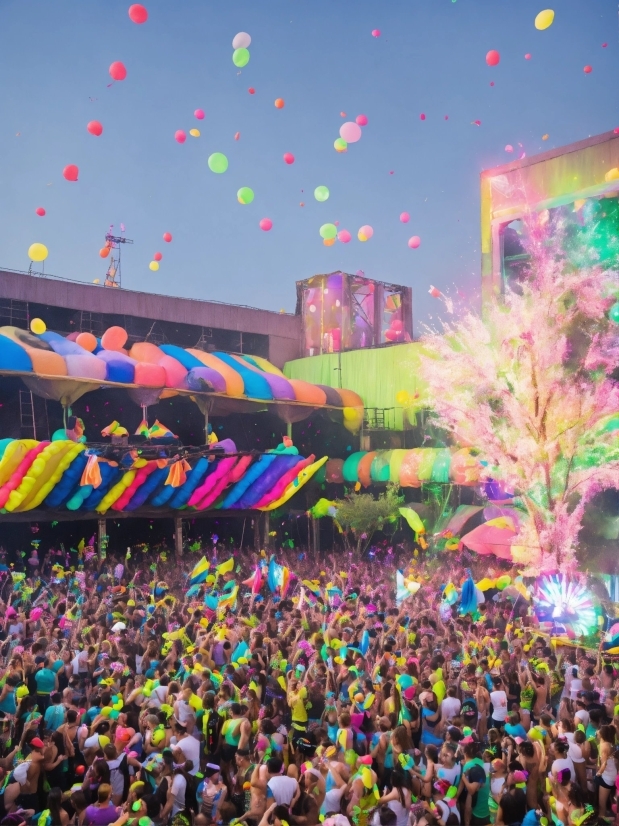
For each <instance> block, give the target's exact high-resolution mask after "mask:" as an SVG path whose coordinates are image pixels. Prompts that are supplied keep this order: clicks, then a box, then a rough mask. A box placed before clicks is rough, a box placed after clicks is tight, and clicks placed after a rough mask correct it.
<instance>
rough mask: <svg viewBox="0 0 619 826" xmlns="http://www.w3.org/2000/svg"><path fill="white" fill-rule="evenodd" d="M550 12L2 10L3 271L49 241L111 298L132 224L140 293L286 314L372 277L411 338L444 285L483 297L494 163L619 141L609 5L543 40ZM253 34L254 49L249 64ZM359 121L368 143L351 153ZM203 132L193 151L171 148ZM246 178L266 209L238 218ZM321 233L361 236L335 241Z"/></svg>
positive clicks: (169, 6)
mask: <svg viewBox="0 0 619 826" xmlns="http://www.w3.org/2000/svg"><path fill="white" fill-rule="evenodd" d="M545 2H549V0H455V1H454V0H225V2H221V0H220V2H214V0H174V2H170V0H145V2H144V5H145V6H146V8H147V9H148V13H149V18H148V21H147V22H146V23H145V24H144V25H135V24H134V23H132V22H131V20H130V19H129V16H128V8H129V5H130V2H129V0H87V2H84V1H83V0H0V65H1V67H2V78H3V82H2V84H0V113H1V114H0V268H9V269H16V270H27V269H28V266H29V258H28V248H29V246H30V244H32V243H33V242H40V243H43V244H45V245H46V246H47V247H48V249H49V257H48V259H47V261H46V262H45V270H46V272H48V273H53V274H54V275H58V276H62V277H66V278H71V279H77V280H80V281H85V282H89V283H92V282H93V281H94V280H95V279H100V281H101V283H103V281H104V278H105V271H106V268H107V264H106V262H105V261H104V260H102V259H101V258H100V257H99V250H100V248H101V247H102V246H103V244H104V237H105V233H106V231H107V230H108V228H109V227H110V225H112V224H113V225H114V228H115V232H117V233H119V232H120V225H121V223H122V224H124V226H125V230H126V231H125V234H126V236H127V237H128V238H131V239H133V241H134V243H133V245H132V246H127V247H125V249H124V251H123V273H122V278H123V282H122V283H123V287H125V288H128V289H136V290H140V291H144V292H151V293H158V294H163V295H178V296H184V297H188V298H199V299H210V300H215V301H222V302H227V303H235V304H245V305H249V306H254V307H261V308H265V309H271V310H275V311H279V310H282V309H283V310H285V311H286V312H294V309H295V281H297V280H301V279H305V278H309V277H311V276H312V275H314V274H316V273H325V272H332V271H335V270H339V269H342V270H344V271H346V272H352V273H355V272H357V271H358V270H363V272H364V273H365V274H366V275H367V276H368V277H370V278H376V279H380V280H384V281H388V282H392V283H397V284H404V285H407V286H410V287H412V289H413V315H414V322H415V333H416V334H419V333H420V332H421V330H420V327H421V325H422V324H423V322H425V321H427V320H428V319H430V318H431V317H432V315H433V314H434V313H436V311H437V303H436V300H435V299H433V298H431V297H430V296H429V294H428V290H429V287H430V285H435V286H437V287H438V288H439V289H441V290H443V291H444V292H446V293H450V294H451V295H453V296H455V297H456V300H462V301H473V302H474V300H475V297H476V296H478V295H479V288H480V245H479V234H480V230H479V174H480V172H481V170H483V169H487V168H490V167H494V166H497V165H500V164H502V163H506V162H508V161H510V160H513V159H514V158H515V157H517V156H518V153H520V152H526V153H527V155H533V154H536V153H538V152H540V151H545V150H548V149H551V148H553V147H559V146H562V145H564V144H568V143H571V142H573V141H577V140H581V139H583V138H586V137H588V136H591V135H596V134H599V133H601V132H605V131H608V130H611V129H614V128H616V127H618V126H619V107H618V103H619V84H618V83H617V79H618V78H619V49H618V37H617V29H618V26H617V22H618V21H617V3H616V0H550V3H551V6H550V7H552V8H554V10H555V20H554V23H553V25H552V26H551V27H550V28H549V29H547V30H546V31H538V30H536V28H535V26H534V20H535V16H536V14H537V13H538V12H539V11H541V10H542V9H544V8H547V7H548V6H547V5H545ZM375 29H378V30H380V33H381V34H380V37H373V36H372V31H373V30H375ZM240 31H244V32H247V33H249V34H250V35H251V38H252V42H251V46H250V49H249V51H250V54H251V58H250V62H249V64H248V65H247V66H246V67H245V68H243V69H242V70H239V69H238V68H237V67H236V66H234V64H233V62H232V52H233V49H232V39H233V38H234V36H235V34H237V32H240ZM604 43H606V44H607V46H606V47H603V46H602V44H604ZM491 49H496V50H498V51H499V53H500V58H501V59H500V64H499V65H498V66H496V67H492V68H491V67H489V66H488V65H486V59H485V58H486V54H487V52H488V51H489V50H491ZM526 53H529V54H530V55H531V59H530V60H525V57H524V55H525V54H526ZM114 61H122V62H123V63H124V64H125V66H126V68H127V78H126V79H125V80H124V81H122V82H117V83H112V82H111V78H110V76H109V74H108V68H109V66H110V64H111V63H112V62H114ZM585 65H590V66H592V68H593V71H592V72H591V73H590V74H585V73H584V72H583V67H584V66H585ZM491 83H493V84H494V85H491ZM250 87H251V88H254V89H255V94H253V95H250V94H249V92H248V89H249V88H250ZM276 98H283V100H284V101H285V106H284V108H283V109H277V108H275V106H274V101H275V99H276ZM195 109H203V110H204V111H205V113H206V117H205V119H204V120H202V121H198V120H196V119H195V118H194V115H193V113H194V110H195ZM341 112H345V113H346V117H345V118H343V117H342V116H341V114H340V113H341ZM360 114H364V115H366V116H367V118H368V124H367V126H364V127H363V134H362V137H361V140H360V141H358V142H357V143H355V144H349V146H348V151H347V152H346V153H342V154H339V153H337V152H336V151H335V149H334V147H333V142H334V140H335V139H336V138H338V137H339V129H340V127H341V125H342V124H343V123H344V122H345V121H349V120H352V121H354V120H355V118H356V116H358V115H360ZM422 114H424V115H425V116H426V117H425V119H424V120H422V119H421V115H422ZM446 117H447V118H448V119H446ZM91 120H98V121H100V122H101V124H102V125H103V134H102V135H101V136H100V137H94V136H92V135H90V134H89V133H88V132H87V129H86V125H87V124H88V122H89V121H91ZM475 121H480V122H481V124H480V125H476V124H475V123H474V122H475ZM192 128H198V129H199V130H200V132H201V135H200V137H199V138H195V139H194V138H192V137H189V136H188V137H187V140H186V142H185V143H184V144H179V143H177V142H176V141H175V138H174V135H175V132H176V131H177V130H179V129H182V130H184V131H185V132H186V133H188V132H189V129H192ZM236 133H240V135H239V137H238V140H235V134H236ZM543 135H548V139H547V140H542V136H543ZM507 144H510V145H512V146H513V147H514V149H515V153H514V154H507V153H506V152H505V146H506V145H507ZM519 144H522V147H520V146H519ZM213 152H222V153H224V154H225V155H226V156H227V157H228V160H229V167H228V170H227V171H226V172H225V173H224V174H221V175H217V174H214V173H213V172H211V171H210V169H209V167H208V164H207V160H208V157H209V155H210V154H211V153H213ZM287 152H290V153H292V154H293V155H294V157H295V162H294V164H292V165H286V164H285V163H284V161H283V155H284V153H287ZM67 164H77V165H78V167H79V170H80V173H79V180H78V182H76V183H69V182H67V181H65V180H64V179H63V177H62V171H63V168H64V167H65V166H66V165H67ZM321 185H322V186H327V187H328V188H329V191H330V197H329V199H328V200H327V201H326V202H323V203H319V202H317V201H316V200H315V198H314V195H313V193H314V189H315V188H316V187H317V186H321ZM242 186H248V187H251V188H252V189H253V190H254V192H255V199H254V201H253V203H252V204H249V205H241V204H239V203H238V201H237V197H236V193H237V191H238V189H239V188H240V187H242ZM301 204H304V206H301ZM37 207H43V208H44V209H45V210H46V215H45V216H44V217H38V216H37V215H36V213H35V210H36V208H37ZM402 212H408V213H409V214H410V221H409V223H408V224H403V223H401V222H400V220H399V216H400V214H401V213H402ZM265 217H268V218H270V219H271V220H272V221H273V228H272V229H271V231H270V232H263V231H262V230H261V229H260V227H259V222H260V220H261V219H262V218H265ZM330 222H334V223H335V222H338V228H339V229H340V230H341V229H347V230H349V231H350V232H351V234H352V237H353V240H352V241H351V242H350V243H348V244H343V243H340V242H337V243H336V244H335V245H334V246H331V247H326V246H324V245H323V242H322V239H321V237H320V235H319V228H320V226H321V225H322V224H324V223H330ZM366 224H369V225H370V226H372V227H373V229H374V235H373V237H372V238H371V239H370V240H369V241H367V242H365V243H362V242H360V241H359V240H357V231H358V229H359V227H361V226H363V225H366ZM164 232H170V233H172V235H173V240H172V242H171V243H165V242H164V241H163V239H162V235H163V233H164ZM413 235H417V236H419V237H420V239H421V246H420V247H419V248H418V249H410V248H409V247H408V243H407V242H408V239H409V238H410V237H411V236H413ZM155 252H161V253H162V254H163V259H162V261H161V264H160V269H159V271H158V272H152V271H151V270H150V269H149V263H150V261H151V260H152V257H153V255H154V253H155Z"/></svg>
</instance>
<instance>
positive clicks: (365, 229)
mask: <svg viewBox="0 0 619 826" xmlns="http://www.w3.org/2000/svg"><path fill="white" fill-rule="evenodd" d="M358 234H359V235H363V236H364V238H365V239H366V241H369V239H370V238H371V237H372V236H373V235H374V230H373V229H372V227H371V226H370V225H369V224H364V225H363V226H362V227H360V228H359V233H358Z"/></svg>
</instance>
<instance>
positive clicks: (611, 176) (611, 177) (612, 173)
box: [604, 166, 619, 181]
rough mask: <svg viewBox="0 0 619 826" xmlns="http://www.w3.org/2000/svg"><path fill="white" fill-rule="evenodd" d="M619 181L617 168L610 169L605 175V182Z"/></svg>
mask: <svg viewBox="0 0 619 826" xmlns="http://www.w3.org/2000/svg"><path fill="white" fill-rule="evenodd" d="M618 179H619V169H618V168H617V167H616V166H613V168H612V169H609V170H608V172H607V173H606V175H604V180H605V181H616V180H618Z"/></svg>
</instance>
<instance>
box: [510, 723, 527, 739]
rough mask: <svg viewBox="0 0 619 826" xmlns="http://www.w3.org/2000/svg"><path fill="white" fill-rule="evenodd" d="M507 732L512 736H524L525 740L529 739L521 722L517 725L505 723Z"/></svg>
mask: <svg viewBox="0 0 619 826" xmlns="http://www.w3.org/2000/svg"><path fill="white" fill-rule="evenodd" d="M505 734H509V736H510V737H522V739H523V740H526V739H527V733H526V731H525V730H524V726H523V725H522V724H521V723H518V724H517V725H515V726H511V725H510V724H509V723H505Z"/></svg>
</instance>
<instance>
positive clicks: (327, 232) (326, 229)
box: [319, 224, 337, 240]
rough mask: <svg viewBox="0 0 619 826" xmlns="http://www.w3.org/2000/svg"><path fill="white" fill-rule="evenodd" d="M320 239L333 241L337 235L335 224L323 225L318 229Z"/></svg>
mask: <svg viewBox="0 0 619 826" xmlns="http://www.w3.org/2000/svg"><path fill="white" fill-rule="evenodd" d="M319 232H320V237H321V238H324V239H326V240H331V239H335V237H336V235H337V227H336V226H335V224H323V225H322V226H321V227H320V230H319Z"/></svg>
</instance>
